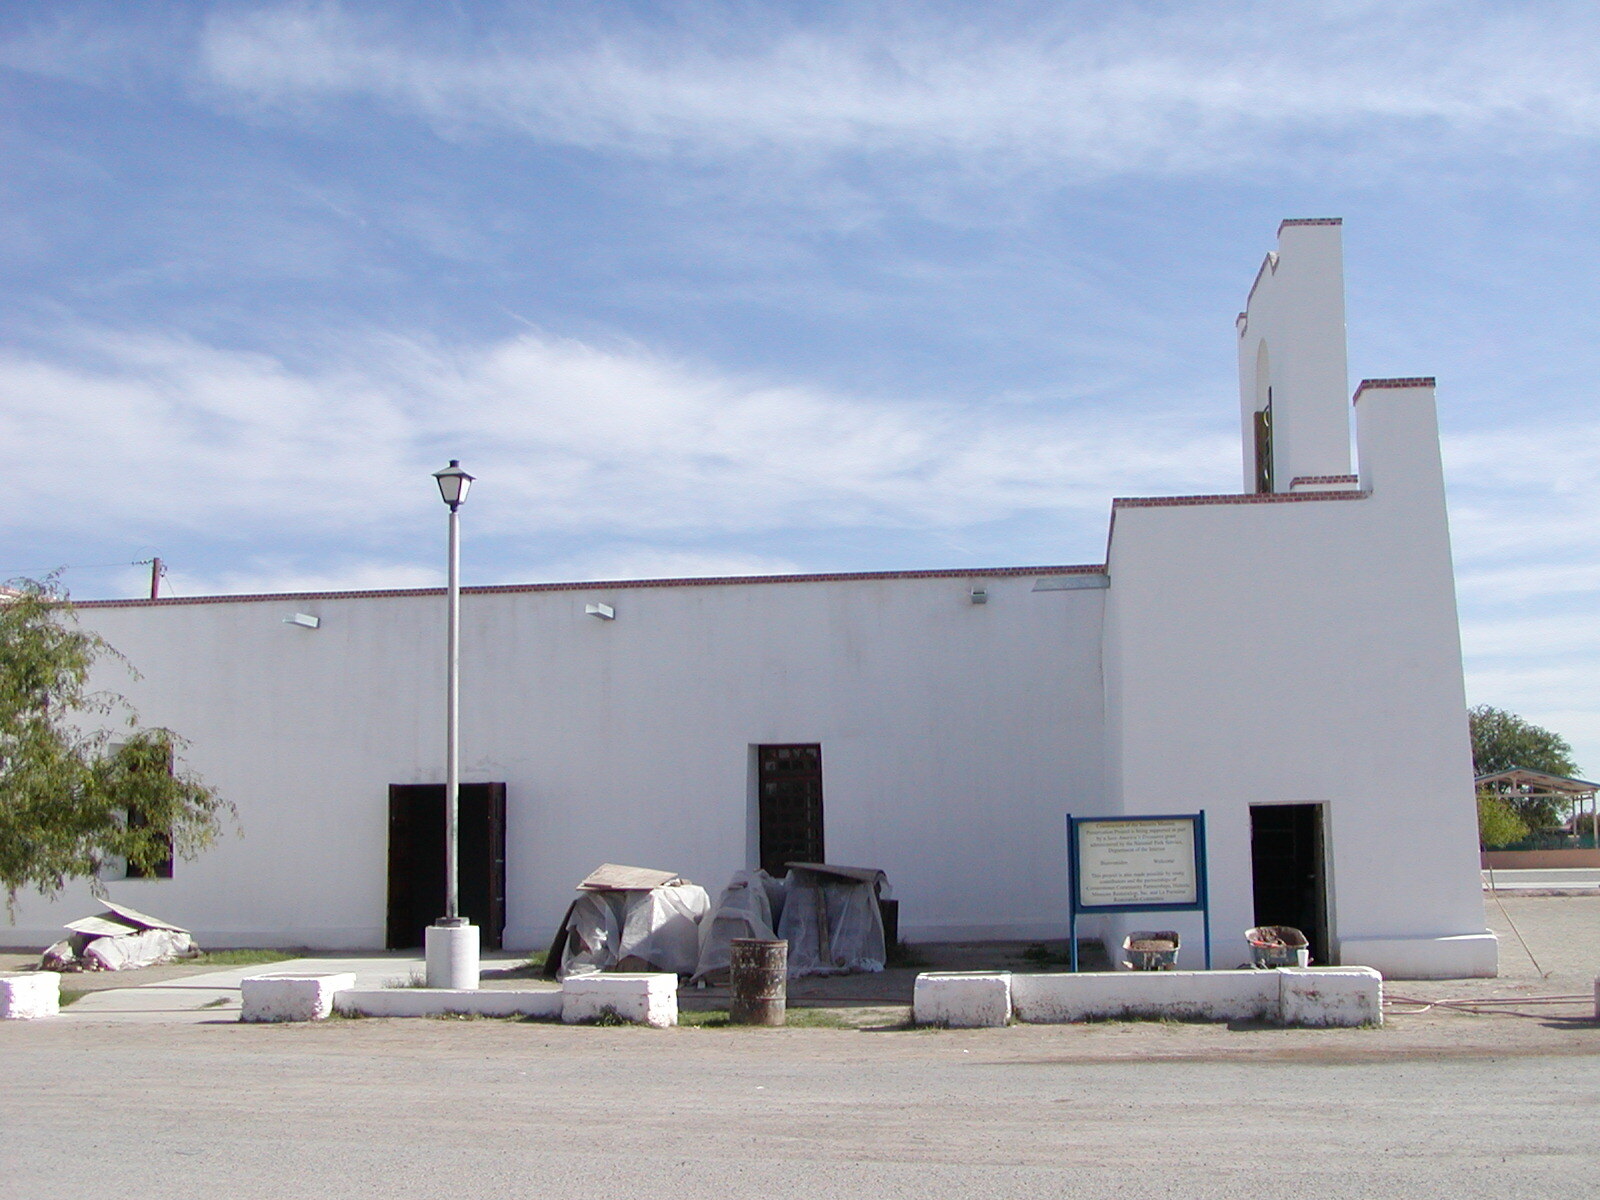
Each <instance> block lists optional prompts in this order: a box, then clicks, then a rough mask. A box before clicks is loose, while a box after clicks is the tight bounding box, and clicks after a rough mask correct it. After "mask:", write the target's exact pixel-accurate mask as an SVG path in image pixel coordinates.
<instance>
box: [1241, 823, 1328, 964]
mask: <svg viewBox="0 0 1600 1200" xmlns="http://www.w3.org/2000/svg"><path fill="white" fill-rule="evenodd" d="M1250 869H1251V877H1252V882H1253V883H1254V885H1255V905H1256V907H1255V922H1256V924H1257V925H1292V926H1294V927H1295V928H1296V929H1298V930H1300V932H1301V933H1303V934H1305V935H1306V940H1307V941H1308V942H1310V943H1311V957H1312V959H1313V961H1315V962H1318V963H1321V964H1324V965H1326V964H1327V963H1329V962H1330V961H1331V959H1330V958H1329V954H1328V900H1327V885H1326V879H1327V875H1326V872H1325V870H1324V866H1323V834H1322V805H1320V804H1253V805H1251V806H1250Z"/></svg>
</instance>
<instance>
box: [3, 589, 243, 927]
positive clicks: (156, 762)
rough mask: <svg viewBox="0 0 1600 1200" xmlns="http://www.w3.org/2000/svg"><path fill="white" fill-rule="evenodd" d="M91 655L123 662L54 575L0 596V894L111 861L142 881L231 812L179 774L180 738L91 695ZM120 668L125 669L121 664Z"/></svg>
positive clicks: (114, 701)
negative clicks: (84, 621) (84, 620)
mask: <svg viewBox="0 0 1600 1200" xmlns="http://www.w3.org/2000/svg"><path fill="white" fill-rule="evenodd" d="M102 659H109V660H113V661H118V662H122V663H123V664H124V665H125V666H128V664H127V660H126V659H124V658H123V657H122V656H121V655H120V654H118V653H117V652H116V650H114V649H113V648H112V647H111V646H109V645H108V644H107V643H106V642H105V641H104V640H103V639H102V638H100V637H99V636H98V635H96V634H93V633H90V632H87V631H85V630H83V629H82V628H80V627H79V625H78V622H77V619H76V616H75V615H74V612H73V609H72V605H71V603H70V602H69V600H68V599H67V597H66V595H65V594H64V593H62V592H61V591H59V590H58V589H57V588H56V586H55V581H54V580H53V579H49V578H47V579H45V580H44V581H43V582H40V581H37V580H30V579H22V580H12V581H11V582H10V584H9V585H8V586H7V587H6V589H5V590H4V591H3V592H0V886H3V887H4V888H5V889H6V894H7V898H8V909H9V910H10V911H13V912H14V911H15V906H16V899H17V894H18V893H19V892H20V891H22V890H23V889H25V888H31V889H37V890H38V891H40V892H43V893H44V894H46V895H54V894H56V893H58V892H60V891H61V889H62V887H63V886H64V885H65V884H66V882H67V880H69V879H88V880H89V881H90V882H91V885H92V886H94V887H95V889H96V890H97V891H99V890H100V884H99V876H100V874H101V872H102V871H103V870H104V868H105V867H106V865H107V864H108V863H109V862H111V861H113V860H117V859H120V860H123V861H125V862H126V863H127V865H128V869H129V873H130V874H147V873H153V872H155V871H157V870H158V869H160V867H161V866H162V865H163V864H164V863H167V862H170V860H171V857H172V856H173V854H177V855H178V856H180V857H182V858H193V857H194V856H195V855H196V854H197V853H198V852H199V851H200V850H201V849H203V848H204V847H205V846H207V845H210V844H211V842H213V841H214V840H215V839H216V837H217V835H218V833H219V832H220V830H221V818H222V815H223V814H224V813H228V814H232V812H233V806H232V805H230V804H229V803H228V802H227V801H225V800H223V799H222V798H221V797H219V796H218V795H217V794H216V793H215V792H214V791H213V790H212V789H211V788H209V787H207V786H206V785H205V784H204V783H202V782H201V781H200V780H199V779H198V778H197V777H196V776H194V775H193V774H192V773H190V772H189V771H187V770H185V769H184V768H183V767H182V765H181V763H180V762H179V761H178V758H177V753H178V751H179V749H180V748H181V747H182V746H183V742H182V741H181V739H179V738H178V737H177V736H176V735H175V734H174V733H173V732H172V731H171V730H169V729H161V728H146V727H143V726H141V725H140V723H139V718H138V714H137V713H136V712H135V711H134V710H133V707H132V706H131V705H130V704H129V703H128V702H127V700H125V699H124V698H123V697H121V696H120V695H117V694H115V693H112V692H103V691H92V690H90V686H89V677H90V672H91V671H92V669H93V668H94V665H95V663H96V662H98V661H100V660H102ZM128 669H129V670H130V672H131V671H132V667H131V666H128Z"/></svg>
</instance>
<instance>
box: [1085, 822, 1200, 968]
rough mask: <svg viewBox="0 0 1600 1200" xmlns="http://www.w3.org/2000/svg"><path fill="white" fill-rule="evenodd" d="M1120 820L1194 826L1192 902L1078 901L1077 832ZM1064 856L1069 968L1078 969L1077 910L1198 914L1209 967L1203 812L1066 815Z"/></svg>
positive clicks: (1089, 911) (1088, 911)
mask: <svg viewBox="0 0 1600 1200" xmlns="http://www.w3.org/2000/svg"><path fill="white" fill-rule="evenodd" d="M1112 821H1115V822H1120V823H1122V824H1128V823H1130V822H1139V821H1189V822H1192V823H1193V826H1194V880H1195V898H1194V900H1193V902H1185V903H1180V904H1161V903H1151V904H1141V903H1130V904H1081V903H1079V895H1078V890H1079V881H1080V880H1081V879H1082V875H1081V873H1080V863H1079V856H1078V831H1079V830H1080V829H1081V828H1082V827H1083V826H1085V825H1097V824H1103V823H1106V822H1112ZM1067 859H1068V863H1069V866H1070V870H1071V876H1070V879H1069V883H1070V884H1071V887H1070V889H1069V895H1070V897H1071V904H1072V934H1071V936H1072V970H1073V972H1074V973H1076V972H1077V970H1078V914H1079V913H1126V912H1196V911H1198V912H1199V913H1200V914H1201V919H1202V920H1203V922H1204V926H1205V933H1204V937H1205V954H1206V970H1208V971H1209V970H1210V969H1211V893H1210V889H1209V887H1208V884H1207V880H1206V814H1205V813H1204V811H1201V812H1197V813H1168V814H1165V815H1163V816H1145V815H1140V816H1130V817H1074V816H1073V815H1072V814H1071V813H1068V814H1067Z"/></svg>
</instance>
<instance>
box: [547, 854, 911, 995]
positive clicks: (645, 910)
mask: <svg viewBox="0 0 1600 1200" xmlns="http://www.w3.org/2000/svg"><path fill="white" fill-rule="evenodd" d="M888 890H889V884H888V877H887V876H886V875H885V874H884V873H883V872H882V871H880V870H877V869H876V868H863V867H838V866H831V865H829V864H826V863H790V864H789V873H788V874H787V875H786V876H785V877H784V878H783V879H775V878H774V877H773V876H771V875H769V874H767V873H766V872H765V871H760V870H756V871H739V872H736V873H735V874H734V876H733V879H732V880H731V881H730V882H729V884H728V886H727V887H725V888H723V889H722V894H721V895H720V896H719V897H718V899H717V902H716V904H715V905H713V904H712V903H711V900H710V897H709V896H708V895H707V893H706V890H705V889H704V888H702V887H699V886H697V885H696V884H693V883H691V882H689V881H688V880H687V879H684V878H683V877H682V876H680V875H677V874H674V873H673V872H671V871H656V870H650V869H647V868H643V867H624V866H618V865H617V864H615V863H604V864H602V865H601V866H600V867H599V868H598V869H596V870H595V871H593V872H592V873H591V874H590V875H589V876H588V877H587V878H586V879H584V880H583V882H582V883H580V884H579V885H578V898H577V899H576V900H574V901H573V902H572V904H571V905H570V906H569V907H568V909H567V912H566V915H565V916H564V917H562V919H561V925H560V928H558V929H557V931H556V936H555V940H554V941H553V942H552V943H551V946H550V953H549V955H548V956H547V958H546V966H545V973H546V975H548V976H549V977H551V978H557V979H567V978H570V977H572V976H574V975H588V974H595V973H597V972H600V971H670V972H672V973H674V974H677V975H684V976H690V977H692V978H693V979H695V980H696V981H702V980H704V981H710V982H717V983H720V982H722V981H723V980H725V979H726V978H727V974H728V968H729V963H730V960H731V953H732V952H731V943H732V942H733V940H734V939H735V938H758V939H761V940H763V941H776V940H780V939H781V940H783V941H786V942H787V943H788V944H789V950H788V962H789V976H790V977H791V978H798V977H800V976H802V975H842V974H848V973H852V972H870V971H881V970H883V967H884V962H885V959H886V958H887V954H886V947H885V942H884V929H883V916H882V912H881V909H880V901H881V900H882V899H884V898H886V897H887V894H888Z"/></svg>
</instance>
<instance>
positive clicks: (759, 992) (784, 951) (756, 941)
mask: <svg viewBox="0 0 1600 1200" xmlns="http://www.w3.org/2000/svg"><path fill="white" fill-rule="evenodd" d="M728 945H729V951H730V958H731V962H730V964H729V970H728V974H729V984H730V988H731V990H732V1000H731V1002H730V1004H729V1005H728V1018H729V1020H731V1021H732V1022H733V1023H734V1024H735V1025H782V1024H783V1020H784V1005H785V1003H786V1002H787V1000H788V996H789V943H788V942H785V941H781V940H780V941H775V942H769V941H767V940H766V939H765V938H734V939H733V940H732V941H731V942H729V944H728Z"/></svg>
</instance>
